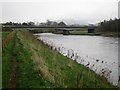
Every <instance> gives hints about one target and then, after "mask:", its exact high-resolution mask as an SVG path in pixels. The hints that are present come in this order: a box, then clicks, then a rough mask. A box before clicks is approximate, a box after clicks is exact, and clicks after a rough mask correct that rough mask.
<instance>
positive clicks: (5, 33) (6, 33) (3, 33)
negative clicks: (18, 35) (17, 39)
mask: <svg viewBox="0 0 120 90" xmlns="http://www.w3.org/2000/svg"><path fill="white" fill-rule="evenodd" d="M9 33H10V32H2V34H1V35H2V38H4V37H5V36H7V35H8V34H9Z"/></svg>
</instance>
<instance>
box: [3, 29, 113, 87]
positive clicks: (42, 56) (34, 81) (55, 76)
mask: <svg viewBox="0 0 120 90" xmlns="http://www.w3.org/2000/svg"><path fill="white" fill-rule="evenodd" d="M9 35H10V34H9ZM10 36H11V40H9V42H8V44H7V45H6V46H5V47H4V48H3V61H2V62H3V87H4V88H5V87H7V85H8V83H9V79H10V73H11V70H10V68H11V67H12V66H11V65H12V60H11V55H14V56H15V57H16V60H17V62H18V69H17V78H16V80H17V86H16V87H18V88H41V87H45V88H47V87H52V88H53V87H72V88H74V87H80V88H114V86H113V85H111V84H110V83H108V82H107V80H106V79H105V78H103V77H100V76H98V75H97V74H96V73H95V72H93V71H91V70H89V69H88V68H86V67H84V66H83V65H80V64H77V62H75V61H73V60H71V59H69V58H67V57H64V56H63V55H61V54H59V53H57V52H56V51H53V50H51V49H50V48H49V47H48V46H47V45H45V44H44V43H42V42H41V41H39V40H37V39H36V37H35V36H33V35H32V34H30V33H28V32H25V31H17V32H13V34H11V35H10ZM7 39H8V38H7ZM13 43H14V44H15V46H14V49H13V48H12V45H13ZM11 50H13V51H12V52H13V53H12V54H11Z"/></svg>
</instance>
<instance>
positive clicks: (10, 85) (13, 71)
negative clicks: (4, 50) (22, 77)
mask: <svg viewBox="0 0 120 90" xmlns="http://www.w3.org/2000/svg"><path fill="white" fill-rule="evenodd" d="M12 42H13V46H12V48H11V56H12V68H11V74H10V78H9V81H8V88H16V86H17V73H18V62H17V60H16V54H14V52H13V50H14V47H15V44H16V41H15V40H13V41H12Z"/></svg>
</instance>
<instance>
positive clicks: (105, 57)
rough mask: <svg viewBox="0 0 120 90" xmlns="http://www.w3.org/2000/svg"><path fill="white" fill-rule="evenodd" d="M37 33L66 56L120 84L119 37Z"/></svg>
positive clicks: (114, 83)
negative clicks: (119, 63)
mask: <svg viewBox="0 0 120 90" xmlns="http://www.w3.org/2000/svg"><path fill="white" fill-rule="evenodd" d="M36 35H37V36H38V39H40V40H42V41H43V42H45V43H46V44H48V45H50V46H52V48H53V49H55V50H57V51H58V52H60V53H61V54H63V55H64V56H68V57H69V58H72V59H73V60H76V61H77V62H78V63H80V64H83V65H84V66H86V67H89V68H90V69H91V70H93V71H95V72H96V73H97V74H99V75H101V76H104V77H106V78H107V79H108V81H109V82H110V83H112V84H113V85H118V80H119V75H118V38H112V37H103V36H87V35H86V36H80V35H79V36H77V35H58V34H52V33H41V34H36Z"/></svg>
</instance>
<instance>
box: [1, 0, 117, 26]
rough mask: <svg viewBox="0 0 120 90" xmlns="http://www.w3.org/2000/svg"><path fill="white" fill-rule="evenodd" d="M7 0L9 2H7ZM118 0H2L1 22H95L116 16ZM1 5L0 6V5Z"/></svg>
mask: <svg viewBox="0 0 120 90" xmlns="http://www.w3.org/2000/svg"><path fill="white" fill-rule="evenodd" d="M8 1H9V2H8ZM118 1H119V0H39V1H38V0H29V2H28V0H11V1H10V0H4V1H3V0H2V1H1V4H0V11H1V9H2V22H6V21H14V22H23V21H39V22H45V21H46V20H47V19H49V20H53V21H54V20H57V21H60V20H64V21H65V22H66V23H67V24H72V23H79V24H87V23H97V22H100V21H102V20H104V19H105V20H109V19H110V18H115V17H116V18H117V17H118ZM1 5H2V6H1Z"/></svg>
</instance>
